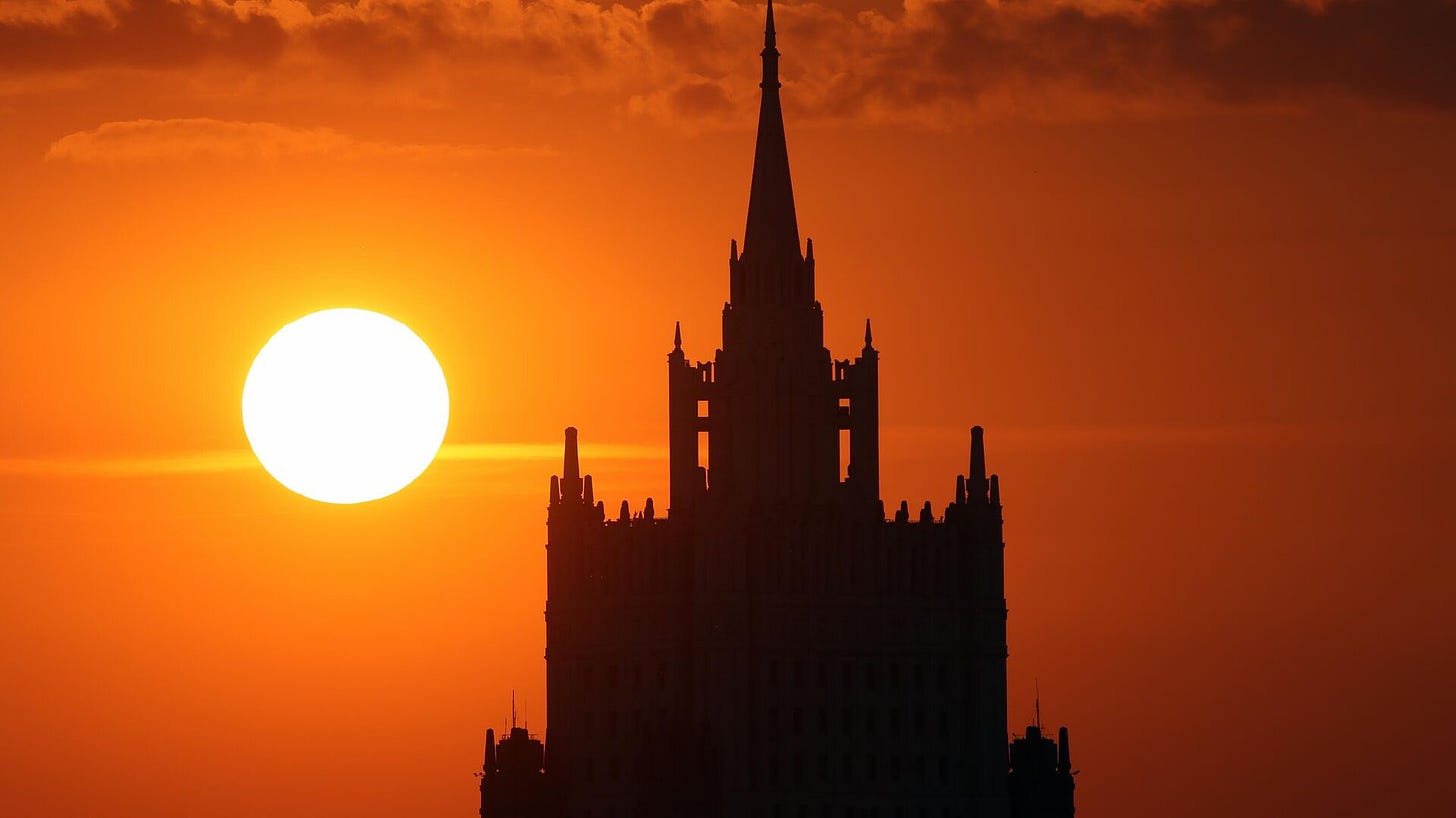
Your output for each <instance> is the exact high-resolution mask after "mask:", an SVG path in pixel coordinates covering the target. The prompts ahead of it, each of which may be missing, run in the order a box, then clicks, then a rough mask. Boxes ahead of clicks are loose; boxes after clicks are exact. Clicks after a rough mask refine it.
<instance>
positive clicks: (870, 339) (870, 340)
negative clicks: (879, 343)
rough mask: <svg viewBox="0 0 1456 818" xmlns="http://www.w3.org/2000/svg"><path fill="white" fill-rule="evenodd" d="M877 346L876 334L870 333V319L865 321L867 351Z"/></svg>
mask: <svg viewBox="0 0 1456 818" xmlns="http://www.w3.org/2000/svg"><path fill="white" fill-rule="evenodd" d="M874 345H875V334H874V333H873V332H871V331H870V319H868V318H866V319H865V349H870V348H871V347H873V346H874Z"/></svg>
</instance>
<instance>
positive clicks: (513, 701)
mask: <svg viewBox="0 0 1456 818" xmlns="http://www.w3.org/2000/svg"><path fill="white" fill-rule="evenodd" d="M515 729H516V691H515V690H514V689H512V690H511V730H515Z"/></svg>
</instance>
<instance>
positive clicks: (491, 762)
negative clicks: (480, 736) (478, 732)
mask: <svg viewBox="0 0 1456 818" xmlns="http://www.w3.org/2000/svg"><path fill="white" fill-rule="evenodd" d="M481 772H483V773H485V774H486V775H492V774H494V773H495V729H494V728H487V729H486V731H485V765H484V767H482V769H481Z"/></svg>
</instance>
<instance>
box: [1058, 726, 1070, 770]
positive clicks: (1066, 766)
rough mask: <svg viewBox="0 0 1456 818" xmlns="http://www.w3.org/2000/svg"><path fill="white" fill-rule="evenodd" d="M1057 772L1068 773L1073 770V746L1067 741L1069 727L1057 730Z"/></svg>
mask: <svg viewBox="0 0 1456 818" xmlns="http://www.w3.org/2000/svg"><path fill="white" fill-rule="evenodd" d="M1057 772H1059V773H1061V774H1062V775H1067V774H1069V773H1071V772H1072V747H1071V745H1070V744H1068V743H1067V728H1065V727H1061V728H1058V730H1057Z"/></svg>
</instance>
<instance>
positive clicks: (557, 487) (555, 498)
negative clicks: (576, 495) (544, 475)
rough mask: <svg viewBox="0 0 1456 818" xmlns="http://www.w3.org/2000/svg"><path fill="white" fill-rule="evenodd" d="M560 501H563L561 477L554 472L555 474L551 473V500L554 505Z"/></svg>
mask: <svg viewBox="0 0 1456 818" xmlns="http://www.w3.org/2000/svg"><path fill="white" fill-rule="evenodd" d="M560 501H561V478H559V477H557V476H556V475H554V474H553V475H551V500H550V503H551V505H553V506H554V505H556V504H557V503H558V502H560Z"/></svg>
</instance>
